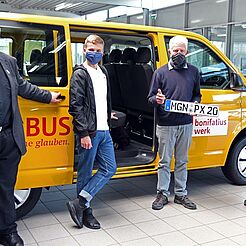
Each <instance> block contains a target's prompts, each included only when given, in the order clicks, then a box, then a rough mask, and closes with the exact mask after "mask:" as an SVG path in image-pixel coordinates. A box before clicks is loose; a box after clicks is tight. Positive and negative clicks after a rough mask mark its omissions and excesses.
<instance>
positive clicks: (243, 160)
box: [222, 138, 246, 185]
mask: <svg viewBox="0 0 246 246" xmlns="http://www.w3.org/2000/svg"><path fill="white" fill-rule="evenodd" d="M222 171H223V173H224V175H225V176H226V178H228V179H229V180H230V181H231V182H232V183H234V184H236V185H245V184H246V139H245V138H243V139H240V140H239V141H238V142H237V143H236V144H235V145H234V146H233V148H232V149H231V150H230V153H229V155H228V157H227V161H226V164H225V166H223V167H222Z"/></svg>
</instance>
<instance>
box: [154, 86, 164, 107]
mask: <svg viewBox="0 0 246 246" xmlns="http://www.w3.org/2000/svg"><path fill="white" fill-rule="evenodd" d="M165 99H166V97H165V95H163V94H162V91H161V89H158V92H157V94H156V102H157V103H158V104H163V103H164V102H165Z"/></svg>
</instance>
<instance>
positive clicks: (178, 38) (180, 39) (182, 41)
mask: <svg viewBox="0 0 246 246" xmlns="http://www.w3.org/2000/svg"><path fill="white" fill-rule="evenodd" d="M177 44H184V45H185V47H186V50H187V49H188V39H187V38H186V37H185V36H181V35H177V36H174V37H172V38H171V39H170V41H169V49H170V50H172V49H173V47H174V46H176V45H177Z"/></svg>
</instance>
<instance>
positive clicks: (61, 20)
mask: <svg viewBox="0 0 246 246" xmlns="http://www.w3.org/2000/svg"><path fill="white" fill-rule="evenodd" d="M0 19H2V20H15V21H23V22H34V23H35V22H37V23H40V22H41V23H44V24H50V23H52V24H54V25H79V26H93V27H95V26H96V27H97V28H111V29H116V30H117V29H120V30H128V31H129V30H130V31H140V32H141V31H142V32H165V33H170V34H173V33H175V34H180V35H182V34H183V35H188V36H193V37H194V36H196V37H199V38H200V39H201V38H204V37H203V36H201V35H199V34H196V33H193V32H189V31H183V30H178V29H171V28H164V27H155V26H145V25H135V24H124V23H115V22H97V21H88V20H81V19H79V18H67V17H54V16H44V15H30V14H20V13H9V12H0ZM102 24H103V25H102ZM204 39H205V38H204Z"/></svg>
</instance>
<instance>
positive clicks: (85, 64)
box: [83, 61, 99, 71]
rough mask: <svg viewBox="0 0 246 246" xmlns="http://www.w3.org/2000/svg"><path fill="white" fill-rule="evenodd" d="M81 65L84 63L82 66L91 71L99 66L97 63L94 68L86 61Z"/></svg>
mask: <svg viewBox="0 0 246 246" xmlns="http://www.w3.org/2000/svg"><path fill="white" fill-rule="evenodd" d="M83 65H84V67H85V68H86V69H87V70H91V71H97V70H98V68H99V66H98V65H97V67H96V68H93V67H90V66H89V65H88V64H87V62H86V61H85V62H84V63H83Z"/></svg>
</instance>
